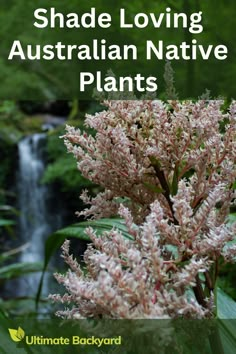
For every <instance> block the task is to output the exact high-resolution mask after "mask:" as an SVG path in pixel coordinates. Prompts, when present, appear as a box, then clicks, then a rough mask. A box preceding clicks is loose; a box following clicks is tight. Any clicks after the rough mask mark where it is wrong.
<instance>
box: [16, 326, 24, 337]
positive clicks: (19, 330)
mask: <svg viewBox="0 0 236 354" xmlns="http://www.w3.org/2000/svg"><path fill="white" fill-rule="evenodd" d="M24 336H25V332H24V331H23V329H22V328H21V327H18V330H17V337H18V338H20V340H22V339H24Z"/></svg>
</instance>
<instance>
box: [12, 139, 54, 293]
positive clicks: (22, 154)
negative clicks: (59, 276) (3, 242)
mask: <svg viewBox="0 0 236 354" xmlns="http://www.w3.org/2000/svg"><path fill="white" fill-rule="evenodd" d="M45 142H46V135H45V134H34V135H32V136H28V137H26V138H24V139H23V140H22V141H20V143H19V146H18V151H19V175H18V198H19V199H18V200H19V211H20V215H19V233H20V239H21V243H27V242H29V247H28V248H27V249H26V250H25V251H24V252H23V253H22V254H21V256H20V259H19V261H20V262H42V261H43V259H44V245H45V240H46V238H47V236H49V235H50V234H51V233H52V231H54V230H56V229H58V228H59V227H60V226H61V220H60V219H61V217H60V213H58V209H57V210H55V211H54V212H52V211H51V210H50V207H49V205H50V204H52V203H53V195H52V193H51V190H50V187H49V186H47V185H43V184H41V178H42V175H43V172H44V169H45V161H44V146H45ZM39 278H40V274H39V273H32V274H30V275H27V276H24V277H21V278H20V279H19V281H18V286H17V295H18V296H25V295H27V296H29V295H35V293H36V291H37V287H38V284H39ZM48 282H49V280H48V279H45V282H44V291H43V292H44V293H45V295H48V293H49V284H48Z"/></svg>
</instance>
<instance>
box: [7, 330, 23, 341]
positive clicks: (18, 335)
mask: <svg viewBox="0 0 236 354" xmlns="http://www.w3.org/2000/svg"><path fill="white" fill-rule="evenodd" d="M8 331H9V333H10V336H11V339H12V340H13V341H14V342H20V341H21V340H22V339H23V338H24V336H25V332H24V331H23V329H22V328H21V327H18V329H11V328H8Z"/></svg>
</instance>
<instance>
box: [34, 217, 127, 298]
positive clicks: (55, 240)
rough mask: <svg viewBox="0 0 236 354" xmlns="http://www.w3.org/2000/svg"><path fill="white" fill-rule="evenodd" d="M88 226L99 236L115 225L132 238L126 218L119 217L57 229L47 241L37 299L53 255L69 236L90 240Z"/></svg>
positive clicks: (124, 234) (123, 233)
mask: <svg viewBox="0 0 236 354" xmlns="http://www.w3.org/2000/svg"><path fill="white" fill-rule="evenodd" d="M87 227H93V228H94V229H95V230H96V233H97V236H101V235H102V233H103V232H105V231H110V230H111V229H112V228H113V227H115V228H116V229H117V230H119V231H120V232H121V233H122V235H123V236H124V237H126V238H128V239H131V236H130V235H129V234H128V232H127V228H126V226H125V224H124V220H122V219H119V218H114V219H100V220H92V221H83V222H80V223H77V224H73V225H70V226H68V227H65V228H63V229H61V230H58V231H56V232H55V233H54V234H52V235H51V236H50V237H48V239H47V241H46V243H45V251H44V268H43V273H42V277H41V281H40V285H39V288H38V293H37V301H39V299H40V294H41V290H42V286H43V279H44V274H45V272H46V270H47V266H48V264H49V262H50V259H51V258H52V256H53V255H54V254H55V252H56V251H57V250H58V249H59V248H60V247H61V245H62V244H63V242H64V241H65V240H66V239H67V238H77V239H80V240H83V241H88V242H90V238H89V237H88V235H86V233H85V229H86V228H87Z"/></svg>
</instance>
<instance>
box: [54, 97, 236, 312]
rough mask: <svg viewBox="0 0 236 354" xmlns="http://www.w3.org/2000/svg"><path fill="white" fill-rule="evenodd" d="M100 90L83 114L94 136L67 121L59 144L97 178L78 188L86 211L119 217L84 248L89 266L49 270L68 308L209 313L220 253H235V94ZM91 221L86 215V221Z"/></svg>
mask: <svg viewBox="0 0 236 354" xmlns="http://www.w3.org/2000/svg"><path fill="white" fill-rule="evenodd" d="M223 103H224V102H223V101H221V100H208V101H207V100H199V101H197V102H193V101H185V102H179V101H176V100H173V101H168V102H163V101H160V100H152V101H151V100H140V101H137V100H120V101H114V100H106V101H104V103H103V104H104V106H105V107H106V109H105V110H104V111H102V112H100V113H97V114H95V115H94V116H91V115H88V116H87V117H86V121H85V124H86V126H87V127H89V128H92V129H94V130H95V132H96V134H95V135H94V136H91V135H87V133H85V132H82V131H80V130H79V129H78V130H76V129H75V128H73V127H71V126H67V132H66V134H65V136H64V139H65V144H66V146H67V149H68V151H69V152H70V153H72V154H73V155H74V156H75V158H76V160H77V165H78V169H79V170H80V171H81V173H82V175H83V176H84V177H86V178H87V179H89V180H90V181H92V182H93V183H95V184H97V185H99V186H101V187H102V191H101V192H100V193H99V194H98V195H97V196H96V197H93V198H91V197H90V196H89V195H88V192H87V191H84V192H83V194H82V196H81V198H82V199H83V201H84V202H85V203H86V204H87V206H88V208H87V209H85V210H84V211H82V212H80V213H79V215H83V216H85V217H86V218H90V219H91V220H92V219H100V218H110V217H115V216H116V217H117V216H118V217H119V218H120V219H122V220H123V223H124V224H125V230H126V231H125V233H124V232H123V231H122V230H123V229H124V228H123V229H122V228H120V227H119V225H121V224H122V221H121V220H118V219H114V223H113V225H114V227H113V228H111V229H110V230H108V231H105V232H103V233H102V235H98V234H97V232H96V229H95V228H92V227H88V228H86V230H85V232H86V234H87V236H88V237H89V239H90V240H91V243H90V244H89V246H88V248H87V251H86V252H85V254H84V262H85V265H86V271H85V270H84V268H82V267H81V266H80V265H79V264H78V262H77V261H76V260H75V259H74V258H73V256H72V255H70V253H69V241H66V242H65V243H64V245H63V247H62V250H63V254H62V256H63V258H64V260H65V262H66V263H67V264H68V265H69V270H68V272H67V273H66V274H65V275H61V274H56V278H57V280H58V282H59V283H61V284H63V285H64V286H65V288H66V291H67V292H66V294H65V295H63V296H60V295H51V298H53V300H55V301H59V302H62V303H71V304H72V306H71V307H70V308H69V309H65V310H64V311H59V312H58V315H59V316H62V317H65V318H76V319H77V318H78V319H79V318H87V317H98V316H99V317H101V316H102V317H104V318H115V319H116V318H117V319H118V318H131V319H134V318H176V317H185V318H212V317H216V316H217V306H216V304H217V291H216V289H217V287H216V280H217V276H218V271H219V262H220V260H221V259H224V260H225V261H227V262H233V261H235V259H236V245H235V243H234V241H235V231H236V227H235V224H234V223H229V220H228V216H229V212H230V208H231V206H232V204H233V203H234V200H235V190H234V185H235V177H236V166H235V158H236V144H235V141H236V139H235V135H236V133H235V132H236V129H235V125H236V102H232V103H231V105H230V107H229V109H228V110H227V111H225V112H224V111H223V110H222V105H223ZM92 224H93V221H91V225H92Z"/></svg>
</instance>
